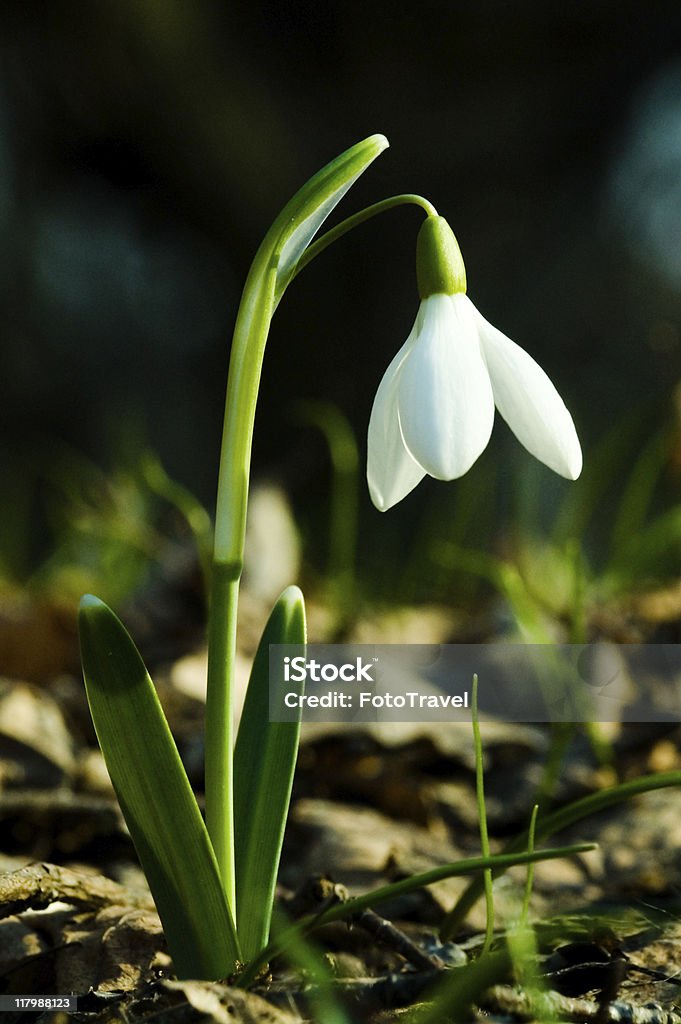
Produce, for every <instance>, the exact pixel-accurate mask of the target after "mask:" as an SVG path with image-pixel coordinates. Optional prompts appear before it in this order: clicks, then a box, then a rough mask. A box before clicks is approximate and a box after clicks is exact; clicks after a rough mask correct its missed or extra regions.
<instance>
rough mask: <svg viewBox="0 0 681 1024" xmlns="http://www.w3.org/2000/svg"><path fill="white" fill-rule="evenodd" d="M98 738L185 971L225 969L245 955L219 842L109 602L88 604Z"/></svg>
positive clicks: (88, 659)
mask: <svg viewBox="0 0 681 1024" xmlns="http://www.w3.org/2000/svg"><path fill="white" fill-rule="evenodd" d="M79 629H80V644H81V656H82V659H83V674H84V677H85V688H86V691H87V698H88V702H89V704H90V711H91V714H92V720H93V722H94V726H95V730H96V732H97V738H98V740H99V745H100V747H101V749H102V753H103V755H104V760H105V761H106V766H107V768H108V770H109V775H110V776H111V781H112V782H113V785H114V789H115V790H116V795H117V796H118V800H119V803H120V805H121V810H122V811H123V815H124V817H125V821H126V823H127V826H128V828H129V830H130V835H131V836H132V840H133V843H134V844H135V849H136V850H137V855H138V857H139V859H140V863H141V865H142V868H143V870H144V873H145V875H146V877H147V881H148V883H149V888H150V889H151V893H152V896H153V897H154V902H155V903H156V909H157V910H158V913H159V917H160V918H161V923H162V924H163V930H164V932H165V936H166V939H167V942H168V947H169V949H170V954H171V956H172V958H173V964H174V967H175V971H176V973H177V975H178V977H180V978H208V979H217V978H224V977H227V975H229V974H230V973H231V972H232V971H233V970H234V967H235V963H236V961H237V960H239V959H240V951H239V945H238V941H237V937H236V931H235V928H234V923H233V921H232V917H231V914H230V911H229V908H228V906H227V903H226V900H225V897H224V893H223V889H222V885H221V882H220V878H219V874H218V869H217V864H216V861H215V855H214V853H213V848H212V846H211V844H210V840H209V838H208V833H207V832H206V828H205V825H204V823H203V819H202V817H201V813H200V811H199V808H198V805H197V803H196V799H195V797H194V794H193V792H192V789H191V786H190V785H189V780H188V779H187V775H186V773H185V770H184V767H183V765H182V761H181V760H180V755H179V754H178V751H177V747H176V746H175V741H174V740H173V737H172V735H171V732H170V729H169V728H168V723H167V721H166V718H165V715H164V714H163V710H162V708H161V705H160V703H159V700H158V697H157V695H156V690H155V689H154V685H153V683H152V681H151V679H150V678H149V675H148V673H147V670H146V668H145V666H144V662H143V661H142V659H141V657H140V655H139V653H138V651H137V648H136V647H135V645H134V643H133V641H132V639H131V638H130V636H129V635H128V633H127V632H126V630H125V628H124V627H123V625H122V623H121V622H120V621H119V619H118V618H117V617H116V616H115V615H114V613H113V612H112V611H111V609H110V608H108V607H107V605H105V604H104V603H103V602H102V601H100V600H99V599H98V598H96V597H92V596H91V595H89V594H88V595H86V596H85V597H84V598H83V599H82V601H81V605H80V614H79Z"/></svg>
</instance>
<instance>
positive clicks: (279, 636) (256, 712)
mask: <svg viewBox="0 0 681 1024" xmlns="http://www.w3.org/2000/svg"><path fill="white" fill-rule="evenodd" d="M304 643H305V605H304V602H303V595H302V594H301V592H300V590H299V589H298V588H297V587H289V588H288V589H287V590H285V591H284V593H283V594H282V595H281V597H280V598H279V600H278V601H277V603H276V604H275V606H274V609H273V610H272V614H271V615H270V618H269V620H268V622H267V625H266V626H265V630H264V632H263V635H262V637H261V640H260V645H259V647H258V650H257V653H256V656H255V660H254V662H253V668H252V670H251V678H250V681H249V684H248V691H247V693H246V701H245V704H244V709H243V713H242V715H241V723H240V725H239V734H238V736H237V741H236V746H235V749H234V832H235V860H236V890H237V931H238V934H239V942H240V944H241V949H242V952H243V956H244V959H245V960H250V959H252V958H253V957H254V956H256V955H257V954H258V953H259V952H260V951H261V950H262V949H263V947H264V946H265V944H266V943H267V939H268V936H269V930H270V921H271V918H272V904H273V901H274V887H275V885H276V881H277V871H278V869H279V857H280V856H281V846H282V843H283V841H284V829H285V827H286V818H287V815H288V806H289V800H290V797H291V787H292V785H293V774H294V771H295V766H296V757H297V754H298V738H299V735H300V720H298V721H297V722H270V721H269V687H270V680H269V648H270V644H304ZM302 686H303V684H302V683H301V684H298V688H297V689H296V686H294V685H293V684H292V685H291V687H290V690H291V691H294V690H296V692H298V693H300V692H302Z"/></svg>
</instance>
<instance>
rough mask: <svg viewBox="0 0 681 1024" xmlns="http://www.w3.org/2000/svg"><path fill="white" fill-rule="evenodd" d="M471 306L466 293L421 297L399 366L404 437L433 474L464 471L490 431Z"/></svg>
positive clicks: (490, 411) (488, 390) (490, 409)
mask: <svg viewBox="0 0 681 1024" xmlns="http://www.w3.org/2000/svg"><path fill="white" fill-rule="evenodd" d="M462 300H463V301H462ZM473 312H474V307H473V306H471V304H470V303H469V302H468V300H467V299H466V297H465V295H455V296H450V295H431V296H430V297H429V298H427V299H425V300H424V301H423V302H422V303H421V309H420V311H419V317H418V320H417V337H416V340H415V342H414V344H413V346H412V349H411V351H410V352H409V353H408V354H407V357H406V359H405V361H404V364H403V366H402V368H401V373H400V382H399V394H398V404H399V413H400V424H401V427H402V436H403V437H404V443H405V444H406V446H407V449H408V450H409V451H410V452H411V454H412V455H413V456H414V458H415V459H416V460H417V462H419V463H420V465H421V466H423V468H424V469H425V470H426V472H427V473H429V474H430V475H431V476H434V477H436V478H437V479H438V480H454V479H456V478H457V477H459V476H463V474H464V473H466V472H467V471H468V470H469V469H470V467H471V466H472V465H473V463H474V462H475V460H476V459H477V458H478V456H479V455H480V454H481V453H482V452H483V451H484V449H485V447H486V445H487V442H488V441H489V437H490V434H491V433H492V424H493V422H494V400H493V397H492V386H491V384H490V379H489V374H488V372H487V367H486V366H485V363H484V360H483V358H482V354H481V352H480V344H479V341H478V335H477V330H476V324H475V317H474V316H473Z"/></svg>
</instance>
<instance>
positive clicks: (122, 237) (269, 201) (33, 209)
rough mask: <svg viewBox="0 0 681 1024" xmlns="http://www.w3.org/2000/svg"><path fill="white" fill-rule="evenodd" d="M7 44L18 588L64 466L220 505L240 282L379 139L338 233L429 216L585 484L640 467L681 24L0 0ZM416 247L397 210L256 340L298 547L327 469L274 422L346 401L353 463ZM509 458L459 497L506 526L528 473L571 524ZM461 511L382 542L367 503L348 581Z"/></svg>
mask: <svg viewBox="0 0 681 1024" xmlns="http://www.w3.org/2000/svg"><path fill="white" fill-rule="evenodd" d="M2 20H3V25H2V30H1V32H2V41H1V44H0V225H1V230H0V277H1V281H2V303H1V306H0V332H1V335H0V337H1V341H0V346H1V347H0V388H1V391H0V418H1V422H2V440H1V448H0V502H1V505H2V509H3V520H4V522H5V540H4V554H3V557H4V559H5V561H6V562H7V563H14V564H13V565H9V566H8V567H9V568H11V569H13V570H14V571H16V572H20V573H21V572H22V571H24V572H27V571H30V569H31V567H32V566H34V565H35V564H36V563H37V562H38V561H39V559H40V557H42V555H43V553H44V552H43V550H42V548H41V546H42V547H44V545H45V544H47V543H49V542H48V541H46V540H44V531H43V523H44V519H45V509H44V503H45V501H46V500H49V495H48V497H47V498H46V493H45V488H44V484H43V481H44V478H45V476H46V474H47V473H48V470H49V465H48V464H49V462H50V460H51V458H52V456H53V453H54V451H55V450H57V449H59V450H61V446H63V445H64V444H69V445H71V446H72V447H73V449H74V450H76V451H79V452H82V453H84V454H86V455H88V456H90V457H92V458H93V459H94V460H95V461H96V462H97V463H98V464H101V465H102V466H106V465H107V464H110V463H111V462H112V461H115V459H116V457H117V456H116V451H117V450H118V449H120V446H121V445H122V444H123V442H122V441H121V438H122V437H123V436H127V437H128V438H130V436H132V437H133V438H137V439H138V443H139V444H140V445H142V444H145V445H146V444H149V445H150V446H151V447H152V448H153V449H154V450H155V451H156V452H157V453H158V454H159V456H160V458H161V460H162V462H163V464H164V465H165V467H166V469H167V470H168V472H169V473H170V475H171V476H172V477H173V478H175V479H176V480H179V481H181V482H182V483H183V484H185V485H186V486H187V487H188V488H189V489H191V490H192V491H193V492H194V493H196V494H197V495H198V496H199V497H200V498H201V500H202V501H203V502H205V503H206V505H207V506H208V507H210V508H212V506H213V502H214V490H215V473H216V468H217V459H218V450H219V439H220V429H221V423H222V404H223V400H224V386H225V382H226V372H227V362H228V353H229V339H230V334H231V328H232V324H233V320H234V316H235V312H236V307H237V303H238V297H239V292H240V287H241V283H242V282H243V280H244V278H245V275H246V273H247V270H248V266H249V262H250V260H251V258H252V256H253V254H254V252H255V250H256V248H257V246H258V244H259V242H260V240H261V238H262V236H263V234H264V232H265V231H266V230H267V228H268V226H269V224H270V223H271V221H272V219H273V218H274V217H275V216H276V214H277V213H278V211H279V210H280V209H281V207H282V205H283V204H284V203H285V202H286V200H287V199H288V198H289V197H290V196H291V194H292V193H293V192H294V191H295V190H296V189H297V188H298V187H299V185H301V184H302V183H303V182H304V181H305V180H306V179H307V178H308V177H309V176H310V175H311V174H312V173H314V172H315V171H316V170H317V169H318V168H319V167H320V166H322V165H323V164H324V163H325V162H326V161H327V160H329V159H331V158H332V157H333V156H335V155H336V154H338V153H339V152H340V151H341V150H343V149H344V148H346V147H347V146H349V145H351V144H352V143H354V142H356V141H358V140H359V139H361V138H363V137H365V136H366V135H369V134H371V133H373V132H383V133H384V134H386V135H387V136H388V138H389V140H390V143H391V148H390V149H389V150H388V151H387V152H386V153H385V154H384V155H383V156H381V158H380V159H379V160H378V161H377V162H376V163H375V164H374V165H373V166H372V168H371V169H370V170H369V171H368V172H367V173H366V174H365V175H364V177H363V178H362V179H361V181H360V182H359V184H358V185H357V186H356V187H355V188H354V189H353V190H352V191H351V193H350V194H349V195H348V197H347V198H346V199H345V201H344V202H343V204H342V207H341V208H340V209H339V210H338V211H336V213H335V214H334V218H336V219H337V218H338V217H339V216H346V215H348V214H350V213H352V212H354V211H355V210H357V209H359V208H361V206H363V205H366V204H368V203H370V202H374V201H376V200H378V199H381V198H384V197H386V196H388V195H391V194H394V193H396V192H403V191H414V192H419V193H421V194H423V195H425V196H427V197H428V198H429V199H430V200H431V201H432V202H433V203H434V204H435V205H436V206H437V208H438V210H439V211H440V212H441V213H442V214H444V215H445V216H446V217H447V218H448V219H449V221H450V223H451V225H452V227H453V228H454V230H455V232H456V234H457V236H458V238H459V241H460V244H461V248H462V251H463V254H464V258H465V260H466V264H467V270H468V281H469V294H470V296H471V298H472V299H473V301H474V302H475V303H476V305H478V307H479V308H480V310H481V311H482V312H483V314H484V315H485V316H486V317H487V318H488V319H489V320H491V321H492V322H493V323H494V324H495V325H497V326H498V327H499V328H500V329H502V330H503V331H504V332H505V333H507V334H509V335H510V336H511V337H512V338H513V339H514V340H516V341H517V342H518V343H520V344H522V345H523V347H525V348H527V349H528V350H529V351H530V352H531V353H532V354H533V355H535V356H536V358H537V359H538V360H539V361H540V363H541V364H542V365H543V366H544V367H545V369H546V370H547V372H548V373H549V375H550V376H551V377H552V379H553V380H554V381H555V382H556V384H557V386H558V388H559V390H560V391H561V393H562V394H563V396H564V398H565V400H566V402H567V404H568V406H569V408H570V410H571V411H572V413H573V416H574V418H575V421H576V423H577V426H578V430H579V433H580V436H581V438H582V440H583V445H584V448H585V451H586V453H587V458H588V453H589V450H590V448H591V447H592V446H594V445H595V444H596V443H597V442H598V441H599V439H600V438H602V436H603V435H604V434H605V433H606V432H607V431H608V430H612V429H615V430H617V429H619V428H620V426H621V428H622V429H624V428H625V426H626V427H627V429H629V426H628V425H630V424H632V423H633V424H634V428H633V429H632V430H631V434H630V436H631V444H632V448H633V449H634V450H633V452H632V458H633V455H634V454H635V452H636V450H638V447H640V446H641V445H643V444H644V443H645V439H646V437H647V436H648V435H649V434H650V432H651V431H652V430H653V429H654V428H655V426H656V425H659V424H661V423H663V422H665V421H671V419H672V418H673V392H674V387H675V385H676V382H677V380H678V378H679V371H680V369H681V345H680V333H679V332H680V329H681V309H680V299H681V7H680V6H679V4H678V3H672V2H669V3H666V2H657V3H656V2H652V3H649V4H640V3H638V2H637V3H633V2H630V0H629V2H627V0H625V2H621V3H619V4H617V5H615V4H612V3H609V2H593V0H576V2H573V3H570V4H566V3H564V2H557V0H531V2H521V3H514V4H511V3H506V2H504V0H482V2H477V3H467V4H463V3H458V2H451V0H449V2H445V0H425V2H423V3H421V4H418V5H416V4H399V3H398V4H395V5H391V6H390V7H388V6H387V5H386V4H385V3H377V2H376V0H364V2H363V3H361V4H354V3H338V2H336V3H327V4H319V3H312V2H308V0H293V2H284V3H282V2H277V3H274V2H270V0H251V2H249V3H248V4H246V3H241V4H239V3H229V2H224V0H193V2H192V3H185V2H183V0H143V2H142V3H140V2H139V0H98V2H97V3H96V4H73V3H69V2H66V0H52V2H51V3H49V4H44V3H38V2H31V0H7V2H6V3H5V4H4V5H3V19H2ZM419 223H420V216H419V214H418V213H417V212H416V211H415V210H414V209H411V208H405V209H403V210H399V211H397V212H393V213H391V214H388V215H387V216H385V217H384V218H381V219H380V220H377V221H372V222H371V223H370V224H367V225H365V226H363V227H362V228H360V229H359V230H358V231H357V232H355V233H353V235H352V236H349V237H347V238H345V239H344V240H343V241H342V242H341V243H340V244H338V245H337V246H334V247H333V249H332V250H330V251H329V252H328V253H326V254H325V255H324V257H323V258H322V259H320V260H319V261H318V262H315V264H314V265H311V266H310V267H309V269H307V270H306V271H305V273H304V274H303V275H301V277H300V279H299V280H297V281H296V282H295V284H294V285H293V286H292V287H291V289H290V290H289V292H288V293H287V295H286V298H285V301H284V302H283V303H282V306H281V307H280V309H279V311H278V312H277V315H276V318H275V321H274V325H273V330H272V335H271V338H270V343H269V349H268V354H267V357H266V360H265V370H264V376H263V385H262V391H261V399H260V408H259V415H258V419H257V424H256V439H255V450H254V458H255V466H256V470H257V472H258V473H259V474H263V475H268V476H274V477H275V478H277V479H279V480H281V481H282V483H283V484H284V486H285V487H286V489H287V491H288V492H289V494H290V496H291V500H292V502H293V504H294V507H295V509H296V512H297V514H298V516H299V518H300V521H301V523H302V526H303V529H304V530H306V531H307V533H308V534H309V536H310V537H312V536H313V534H314V525H315V522H316V521H319V522H321V523H323V522H324V515H325V513H324V502H325V500H326V499H325V494H326V490H327V487H328V458H327V454H326V452H325V449H324V445H323V444H322V442H321V440H320V438H319V436H318V435H316V434H314V432H311V431H305V430H303V429H301V427H300V425H299V423H297V422H296V419H295V416H294V414H293V412H292V405H293V403H294V402H295V400H297V399H299V398H322V399H325V400H328V401H330V402H333V403H335V404H336V405H337V406H338V407H339V408H340V409H341V410H342V411H343V412H344V413H345V415H346V416H347V417H348V418H349V420H350V422H351V423H352V425H353V427H354V428H355V430H356V432H357V436H358V441H359V444H360V452H361V457H362V458H364V443H365V440H364V439H365V430H366V423H367V421H368V416H369V412H370V408H371V403H372V400H373V395H374V392H375V390H376V387H377V384H378V382H379V380H380V377H381V375H382V373H383V371H384V369H385V367H386V365H387V363H388V361H389V360H390V359H391V358H392V356H393V354H394V353H395V351H396V350H397V348H398V347H399V345H401V344H402V342H403V341H404V339H405V337H406V335H407V333H408V331H409V329H410V327H411V324H412V321H413V318H414V316H415V313H416V309H417V301H418V300H417V294H416V287H415V279H414V267H413V263H414V242H415V237H416V232H417V230H418V226H419ZM637 425H638V426H637ZM639 427H640V429H639ZM128 443H129V442H128ZM117 446H118V449H117ZM530 461H531V460H529V457H528V456H526V455H525V453H523V452H522V451H521V450H520V448H519V446H518V445H517V443H516V442H515V441H514V439H513V438H512V437H511V436H510V434H509V432H508V431H507V429H506V427H505V426H504V425H503V424H502V423H501V422H499V421H498V422H497V426H496V428H495V432H494V435H493V439H492V442H491V444H490V446H489V448H488V450H487V451H486V453H485V454H484V455H483V456H482V458H481V460H480V461H479V463H478V464H477V465H476V467H474V469H473V470H472V471H471V474H470V476H471V479H472V482H471V483H470V484H466V486H475V479H483V477H484V475H485V474H489V473H490V472H491V469H490V467H492V466H494V467H495V469H494V473H495V474H496V477H497V480H498V481H501V484H500V488H499V489H497V491H496V492H495V494H496V498H495V499H494V508H495V509H497V510H498V511H497V512H494V514H495V515H497V514H498V515H501V514H503V512H504V509H505V508H506V507H508V506H509V505H512V503H513V500H514V499H513V494H514V493H515V492H517V489H518V488H519V486H520V483H519V481H520V480H521V479H522V478H523V477H522V475H523V474H527V473H528V472H532V473H535V472H536V473H537V474H538V475H537V476H536V480H538V481H539V485H538V486H539V487H540V490H541V493H542V496H543V500H545V501H546V502H547V503H549V504H551V503H553V505H555V504H556V503H558V504H560V502H561V500H562V496H563V494H564V493H565V490H564V488H569V487H570V486H571V485H568V484H564V482H563V481H560V480H558V479H557V478H555V477H554V476H553V475H552V474H550V473H549V472H548V471H545V470H544V469H543V468H542V467H537V468H536V470H535V469H534V468H532V469H531V470H530V469H527V468H525V466H526V463H529V462H530ZM476 474H478V477H476ZM463 486H464V484H461V485H457V484H452V485H448V487H447V486H445V485H442V484H437V483H435V482H433V481H426V482H425V483H424V484H423V485H422V486H421V487H419V489H418V490H417V491H416V492H414V494H413V495H412V496H411V497H410V498H409V499H407V500H406V501H405V502H403V503H402V505H400V506H399V507H398V508H397V509H395V510H393V511H392V512H391V513H389V514H388V515H387V516H381V515H379V513H377V512H375V511H374V510H373V508H372V507H371V505H370V503H369V499H368V495H366V493H365V491H364V490H362V495H361V508H360V521H361V523H362V538H363V539H362V541H361V548H360V553H361V552H362V551H364V552H365V553H366V558H367V560H368V561H367V564H368V565H369V566H371V564H372V562H371V559H372V558H374V559H376V560H379V559H381V558H384V557H386V552H389V551H390V550H392V551H393V552H395V551H397V552H399V551H400V547H399V545H400V544H401V543H402V542H403V541H404V539H405V538H407V537H411V535H412V532H411V531H412V530H413V527H414V524H415V523H417V522H421V521H422V519H423V516H424V515H427V513H428V510H429V508H430V507H431V506H432V504H433V502H434V501H436V502H441V501H445V500H447V501H454V500H455V497H452V495H454V496H455V495H456V494H457V493H462V492H461V491H460V490H458V491H457V488H461V487H463ZM448 488H449V490H448ZM445 492H447V493H448V494H449V497H448V498H446V499H445V498H444V495H445ZM19 523H23V524H24V525H25V524H26V523H29V524H33V528H32V529H19V527H18V524H19ZM379 528H380V529H381V530H382V531H383V532H382V533H381V538H382V539H381V542H380V544H377V538H378V536H379V534H378V530H379ZM317 543H318V550H317V549H316V548H315V541H314V540H310V541H309V549H308V557H309V558H311V559H312V560H314V559H315V558H319V559H321V558H322V549H323V544H321V542H317ZM391 544H392V548H391V547H390V545H391Z"/></svg>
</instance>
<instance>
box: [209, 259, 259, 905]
mask: <svg viewBox="0 0 681 1024" xmlns="http://www.w3.org/2000/svg"><path fill="white" fill-rule="evenodd" d="M259 256H261V252H259V253H258V256H256V258H255V260H254V262H253V267H252V269H251V273H250V274H249V276H248V280H247V281H246V286H245V288H244V293H243V298H242V301H241V306H240V308H239V314H238V316H237V322H236V327H235V330H234V338H233V341H232V353H231V357H230V366H229V378H228V383H227V400H226V403H225V423H224V431H223V440H222V452H221V457H220V474H219V478H218V497H217V508H216V514H215V524H216V525H215V553H214V561H213V571H212V574H211V600H210V618H209V627H208V687H207V694H206V825H207V827H208V833H209V835H210V838H211V841H212V843H213V848H214V850H215V857H216V859H217V862H218V865H219V868H220V875H221V878H222V882H223V885H224V887H225V893H226V895H227V900H228V902H229V905H230V907H231V909H232V914H233V915H234V916H236V892H235V888H236V886H235V868H234V808H233V778H232V749H233V746H234V739H233V737H234V727H233V722H232V704H233V700H232V683H233V678H234V663H235V658H236V613H237V602H238V597H239V580H240V578H241V570H242V567H243V550H244V541H245V535H246V509H247V505H248V478H249V472H250V463H251V446H252V440H253V425H254V421H255V407H256V403H257V397H258V386H259V383H260V373H261V369H262V360H263V355H264V351H265V345H266V342H267V336H268V334H269V328H270V322H271V317H272V311H273V307H274V287H275V280H276V262H273V263H271V264H270V265H269V266H268V267H266V268H261V266H260V263H261V260H259V258H258V257H259ZM263 269H265V273H264V274H263V273H262V270H263Z"/></svg>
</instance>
